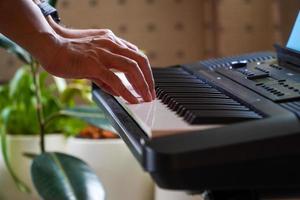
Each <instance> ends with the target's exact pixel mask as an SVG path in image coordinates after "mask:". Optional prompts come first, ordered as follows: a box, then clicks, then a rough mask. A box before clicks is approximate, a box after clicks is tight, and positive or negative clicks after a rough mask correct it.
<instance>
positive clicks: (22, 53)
mask: <svg viewBox="0 0 300 200" xmlns="http://www.w3.org/2000/svg"><path fill="white" fill-rule="evenodd" d="M0 47H2V48H3V49H5V50H7V51H8V52H9V53H13V54H15V55H16V56H17V57H18V58H19V59H20V60H22V61H23V62H25V63H27V64H29V63H31V62H32V59H31V57H30V54H29V53H28V52H27V51H26V50H25V49H23V48H22V47H20V46H19V45H17V44H16V43H14V42H13V41H11V40H10V39H8V38H7V37H5V36H4V35H3V34H0Z"/></svg>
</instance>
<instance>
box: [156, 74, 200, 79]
mask: <svg viewBox="0 0 300 200" xmlns="http://www.w3.org/2000/svg"><path fill="white" fill-rule="evenodd" d="M160 78H196V77H195V76H193V75H190V74H155V75H154V79H160Z"/></svg>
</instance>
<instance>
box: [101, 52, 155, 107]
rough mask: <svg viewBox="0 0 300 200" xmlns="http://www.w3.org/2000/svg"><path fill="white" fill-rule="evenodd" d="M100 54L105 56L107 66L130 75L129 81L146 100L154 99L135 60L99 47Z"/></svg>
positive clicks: (104, 61)
mask: <svg viewBox="0 0 300 200" xmlns="http://www.w3.org/2000/svg"><path fill="white" fill-rule="evenodd" d="M99 54H100V57H103V58H105V59H104V60H102V62H103V63H104V65H105V66H108V67H109V68H114V69H117V70H119V71H121V72H124V73H125V74H126V76H127V77H129V82H130V83H131V85H132V86H133V88H134V89H135V90H136V91H137V93H138V94H140V95H141V96H142V98H143V99H144V101H146V102H149V101H151V100H152V95H151V93H150V92H149V86H148V84H147V82H146V80H145V78H144V75H143V73H142V71H141V69H140V68H139V66H138V64H137V63H136V62H135V61H134V60H131V59H129V58H127V57H124V56H122V55H118V54H114V53H112V52H109V51H104V50H103V49H99ZM101 54H102V55H101Z"/></svg>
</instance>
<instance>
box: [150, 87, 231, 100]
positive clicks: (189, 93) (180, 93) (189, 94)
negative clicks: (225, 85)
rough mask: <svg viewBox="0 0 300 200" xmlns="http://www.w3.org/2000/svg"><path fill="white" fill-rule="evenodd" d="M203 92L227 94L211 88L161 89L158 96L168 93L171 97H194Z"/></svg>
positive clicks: (161, 96)
mask: <svg viewBox="0 0 300 200" xmlns="http://www.w3.org/2000/svg"><path fill="white" fill-rule="evenodd" d="M201 93H206V94H218V95H223V96H224V97H225V95H224V94H222V93H221V92H219V91H217V90H215V89H211V88H197V90H191V91H187V90H185V91H184V90H178V92H176V91H169V90H162V89H160V90H157V92H156V94H157V97H158V98H161V99H162V98H163V96H164V95H168V96H171V97H193V96H194V95H197V94H201ZM195 97H196V96H195Z"/></svg>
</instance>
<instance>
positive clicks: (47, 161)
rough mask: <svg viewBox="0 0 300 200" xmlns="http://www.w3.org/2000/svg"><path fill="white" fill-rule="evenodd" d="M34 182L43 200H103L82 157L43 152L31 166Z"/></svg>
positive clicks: (103, 196) (98, 185)
mask: <svg viewBox="0 0 300 200" xmlns="http://www.w3.org/2000/svg"><path fill="white" fill-rule="evenodd" d="M31 176H32V180H33V183H34V185H35V187H36V189H37V191H38V193H39V194H40V196H41V197H42V198H43V199H45V200H53V199H60V200H77V199H78V200H80V199H89V200H103V199H104V198H105V194H104V189H103V187H102V185H101V183H100V181H99V179H98V177H97V176H96V175H95V174H94V173H93V172H92V170H91V169H90V168H89V167H88V166H87V165H86V164H85V163H84V162H83V161H81V160H79V159H77V158H75V157H72V156H69V155H66V154H62V153H44V154H41V155H39V156H37V157H36V158H35V159H34V160H33V163H32V166H31Z"/></svg>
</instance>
